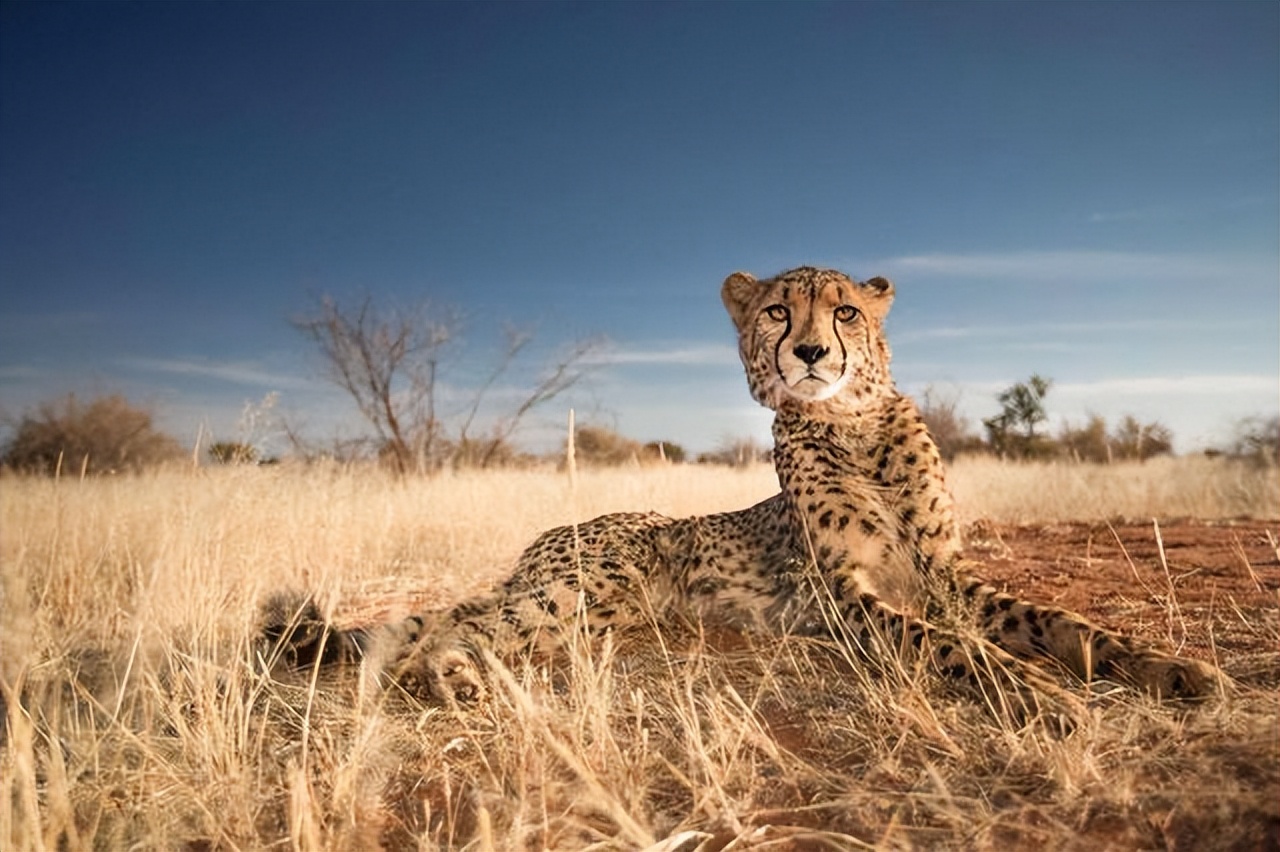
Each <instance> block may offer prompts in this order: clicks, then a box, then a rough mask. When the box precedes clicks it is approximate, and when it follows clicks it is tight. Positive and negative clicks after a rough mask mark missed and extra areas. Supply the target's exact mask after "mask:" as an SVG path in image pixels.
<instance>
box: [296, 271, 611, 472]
mask: <svg viewBox="0 0 1280 852" xmlns="http://www.w3.org/2000/svg"><path fill="white" fill-rule="evenodd" d="M294 326H295V327H296V328H297V329H298V330H299V331H301V332H302V333H303V334H304V335H305V336H306V337H308V338H310V339H311V340H312V341H314V342H315V343H316V344H317V345H318V346H319V348H320V353H321V355H322V356H323V358H324V360H325V363H326V367H327V369H328V376H329V379H330V380H331V381H332V382H333V383H334V384H336V385H337V386H338V387H340V388H342V389H343V390H344V391H346V392H347V393H348V394H349V395H350V396H351V398H352V400H353V401H354V402H355V403H356V407H357V409H359V411H360V414H361V416H363V418H364V419H365V421H366V422H367V423H368V424H369V425H370V426H371V427H372V428H373V430H374V433H375V439H374V442H375V444H376V446H377V447H378V457H379V458H381V459H383V460H385V461H386V462H387V463H389V464H390V465H391V466H392V468H393V469H395V470H396V471H397V472H399V473H407V472H409V471H414V470H416V471H423V470H432V469H436V468H439V467H443V466H445V465H447V464H451V463H460V464H462V465H463V466H469V467H489V466H491V465H494V464H499V463H501V462H502V460H503V455H504V453H506V452H507V451H509V449H510V440H511V437H512V436H513V435H514V433H515V432H516V430H517V428H518V427H519V426H520V424H521V422H522V421H523V420H524V418H525V416H526V415H528V414H529V412H530V411H532V410H533V409H535V408H537V407H538V406H540V405H542V404H544V403H546V402H548V401H549V400H552V399H554V398H555V397H557V396H559V395H560V394H562V393H564V392H565V391H566V390H568V389H569V388H570V387H572V386H573V385H575V384H576V383H577V382H578V380H579V379H580V378H581V377H582V365H583V363H584V362H585V360H586V358H587V356H588V355H589V354H590V353H591V352H592V351H593V350H594V349H595V348H596V346H597V345H598V341H596V340H591V339H588V340H580V341H578V342H576V343H575V344H574V345H573V346H572V347H570V348H569V350H568V351H567V352H565V353H564V354H562V356H561V357H560V358H559V359H558V360H557V361H556V362H555V363H554V364H552V365H551V366H550V367H549V368H548V369H546V370H544V371H543V373H542V375H541V376H540V377H539V378H538V379H537V380H535V382H534V384H533V386H532V387H530V388H527V389H526V391H525V392H524V393H523V394H522V395H521V396H520V397H519V399H518V400H517V401H516V402H514V403H513V404H511V405H510V406H508V407H507V409H506V411H505V412H503V413H502V414H500V415H498V416H497V417H496V418H494V419H493V421H492V423H491V425H490V426H489V428H488V430H487V433H486V434H484V435H483V436H482V437H477V436H476V434H475V431H476V424H477V416H478V414H479V412H480V409H481V405H482V404H483V403H484V402H485V400H486V398H487V396H488V393H489V391H490V390H492V389H493V387H494V385H495V384H496V383H497V381H498V379H499V378H501V377H502V376H503V375H505V374H506V373H507V372H508V371H509V369H510V368H511V366H512V364H514V363H515V362H516V361H517V360H518V358H519V357H521V356H522V353H524V351H525V349H526V347H527V346H528V344H529V343H530V342H531V341H532V340H533V335H532V333H531V332H529V331H527V330H524V329H516V328H510V327H508V328H507V329H505V330H504V335H505V345H504V347H503V349H502V352H501V354H500V355H499V357H498V359H497V361H496V362H495V364H494V367H493V369H492V370H490V371H489V373H488V374H487V375H486V376H485V378H484V379H483V381H481V382H480V384H479V385H478V386H477V387H475V388H474V390H472V391H471V395H470V398H469V402H468V403H467V404H465V405H463V406H462V412H461V413H460V414H459V415H458V416H456V417H455V418H453V419H452V420H450V421H448V422H446V421H447V419H448V418H447V416H446V414H445V413H443V412H442V411H441V410H440V409H441V405H440V397H441V394H440V385H441V376H442V375H443V373H444V372H445V371H446V368H447V367H448V365H449V362H450V358H451V356H452V355H453V352H452V349H453V346H452V344H453V343H454V342H455V341H456V340H457V338H458V337H459V335H460V332H461V329H462V318H461V315H460V314H459V313H458V312H457V311H456V310H453V309H450V308H442V307H439V306H433V305H428V304H426V303H421V304H418V305H416V306H413V307H410V308H406V309H380V308H378V306H377V305H376V304H375V303H374V301H373V298H372V297H371V296H365V297H364V298H363V299H362V300H361V301H360V302H359V303H358V304H356V305H355V306H353V307H348V306H343V305H340V304H339V303H338V302H337V301H336V300H335V299H333V298H332V297H331V296H322V297H321V298H320V299H319V303H318V305H317V306H316V309H315V310H314V311H313V312H312V313H311V314H309V315H305V316H301V317H299V318H297V319H296V320H294ZM451 424H452V425H451ZM451 449H457V450H461V451H463V455H462V457H460V458H456V459H455V458H454V456H453V454H452V453H451Z"/></svg>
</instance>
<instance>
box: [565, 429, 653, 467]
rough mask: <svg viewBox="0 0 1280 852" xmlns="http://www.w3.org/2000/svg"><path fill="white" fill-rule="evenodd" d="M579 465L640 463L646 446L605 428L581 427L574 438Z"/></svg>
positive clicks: (601, 465) (600, 465)
mask: <svg viewBox="0 0 1280 852" xmlns="http://www.w3.org/2000/svg"><path fill="white" fill-rule="evenodd" d="M573 443H574V452H575V454H576V457H577V460H578V463H579V464H583V465H596V466H599V467H605V466H609V465H620V464H628V463H630V462H638V461H639V460H640V457H641V455H642V454H643V452H644V446H643V445H642V444H641V443H640V442H639V441H634V440H632V439H631V438H628V437H626V436H624V435H620V434H618V433H617V432H615V431H613V430H612V429H608V428H606V427H604V426H579V427H578V428H577V429H576V430H575V432H574V436H573Z"/></svg>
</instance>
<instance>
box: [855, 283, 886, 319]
mask: <svg viewBox="0 0 1280 852" xmlns="http://www.w3.org/2000/svg"><path fill="white" fill-rule="evenodd" d="M858 286H859V287H861V288H862V289H863V291H864V292H866V294H867V295H868V296H870V297H871V300H872V301H871V304H872V305H873V308H872V310H873V312H874V313H875V314H876V315H877V316H878V317H879V318H880V319H884V317H885V315H886V314H888V313H889V307H890V306H891V305H892V304H893V282H892V281H890V280H889V279H888V278H881V277H880V276H876V277H875V278H868V279H867V280H866V281H864V282H862V283H861V284H859V285H858Z"/></svg>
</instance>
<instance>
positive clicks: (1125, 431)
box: [1057, 414, 1173, 462]
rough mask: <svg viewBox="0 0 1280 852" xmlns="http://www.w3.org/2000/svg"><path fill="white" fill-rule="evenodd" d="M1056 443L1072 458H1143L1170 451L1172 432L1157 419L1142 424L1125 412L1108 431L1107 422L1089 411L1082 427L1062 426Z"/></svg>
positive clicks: (1088, 459)
mask: <svg viewBox="0 0 1280 852" xmlns="http://www.w3.org/2000/svg"><path fill="white" fill-rule="evenodd" d="M1057 443H1058V446H1059V447H1060V448H1061V451H1062V453H1063V455H1065V456H1067V457H1068V458H1071V459H1074V460H1076V461H1084V462H1116V461H1146V460H1147V459H1150V458H1155V457H1156V456H1167V455H1170V454H1172V453H1173V432H1171V431H1170V430H1169V428H1168V427H1167V426H1165V425H1164V424H1163V423H1160V422H1159V421H1152V422H1150V423H1142V422H1141V421H1139V420H1138V419H1137V418H1136V417H1134V416H1133V415H1128V414H1127V415H1125V417H1124V419H1123V420H1121V421H1120V425H1119V426H1116V427H1115V429H1112V430H1108V429H1107V421H1106V420H1105V419H1104V418H1103V417H1101V416H1099V415H1097V414H1092V415H1090V416H1089V419H1088V421H1087V422H1086V423H1085V424H1084V425H1083V426H1072V425H1071V424H1069V423H1068V424H1065V425H1063V427H1062V429H1061V430H1060V431H1059V432H1058V440H1057Z"/></svg>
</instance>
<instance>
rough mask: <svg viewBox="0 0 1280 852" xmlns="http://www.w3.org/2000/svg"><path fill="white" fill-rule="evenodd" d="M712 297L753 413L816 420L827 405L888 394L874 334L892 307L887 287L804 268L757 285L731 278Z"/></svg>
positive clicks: (881, 349)
mask: <svg viewBox="0 0 1280 852" xmlns="http://www.w3.org/2000/svg"><path fill="white" fill-rule="evenodd" d="M720 297H721V298H722V299H723V300H724V305H725V307H726V308H727V309H728V311H729V316H730V317H732V318H733V324H734V325H735V326H736V327H737V329H738V352H739V354H740V355H741V356H742V363H743V365H744V366H745V367H746V369H747V381H748V383H749V384H750V386H751V395H752V396H753V397H755V399H756V401H757V402H759V403H760V404H761V405H764V406H767V407H768V408H772V409H774V410H775V411H777V410H779V409H780V407H782V406H784V405H791V406H795V405H800V406H801V407H804V408H805V409H806V410H809V411H814V412H817V411H818V410H820V409H821V408H823V407H829V406H831V405H833V404H839V405H842V406H844V407H848V406H854V407H860V406H861V405H862V404H865V402H866V401H867V400H869V399H871V398H874V397H878V396H881V395H883V394H884V393H886V392H891V391H892V389H893V380H892V378H890V375H889V345H888V343H887V342H886V341H885V338H884V331H883V327H882V326H883V322H884V318H885V315H886V314H888V312H889V306H890V304H892V302H893V284H892V283H891V282H890V281H888V280H887V279H885V278H872V279H870V280H868V281H865V282H859V281H855V280H853V279H852V278H850V277H848V276H847V275H844V274H843V273H841V272H837V271H835V270H833V269H815V268H813V267H811V266H802V267H800V268H798V269H792V270H790V271H788V272H783V273H781V274H779V275H777V276H775V277H773V278H769V279H766V280H763V281H760V280H757V279H756V278H754V277H753V276H751V275H748V274H747V273H745V272H735V273H734V274H732V275H730V276H729V277H728V278H726V279H725V282H724V286H723V287H722V288H721V290H720Z"/></svg>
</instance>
